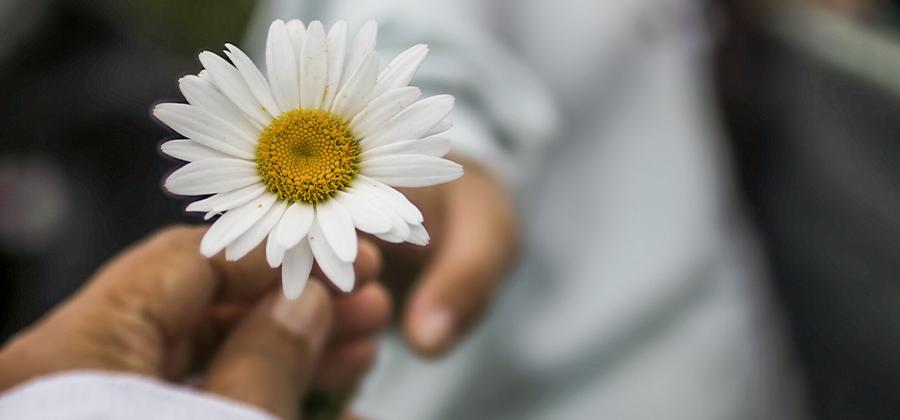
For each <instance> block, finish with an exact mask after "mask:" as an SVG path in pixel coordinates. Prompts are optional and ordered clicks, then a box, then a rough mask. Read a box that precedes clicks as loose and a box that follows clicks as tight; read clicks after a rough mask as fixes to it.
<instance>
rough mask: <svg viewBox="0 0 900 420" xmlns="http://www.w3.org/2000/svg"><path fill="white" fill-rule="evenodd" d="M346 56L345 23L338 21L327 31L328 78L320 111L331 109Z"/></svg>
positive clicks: (339, 83)
mask: <svg viewBox="0 0 900 420" xmlns="http://www.w3.org/2000/svg"><path fill="white" fill-rule="evenodd" d="M346 56H347V22H346V21H343V20H341V21H338V22H337V23H335V24H334V26H332V27H331V30H330V31H328V78H327V81H326V83H325V97H324V98H323V100H322V105H321V107H322V109H329V108H331V104H332V103H334V97H335V96H337V92H338V88H339V87H340V85H341V74H342V73H343V71H344V59H345V58H346Z"/></svg>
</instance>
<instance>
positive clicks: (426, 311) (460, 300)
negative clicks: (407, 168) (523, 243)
mask: <svg viewBox="0 0 900 420" xmlns="http://www.w3.org/2000/svg"><path fill="white" fill-rule="evenodd" d="M454 160H457V161H460V162H461V163H463V166H464V167H465V168H466V173H465V175H463V176H462V178H460V179H458V180H456V181H454V182H451V183H449V184H444V185H440V186H436V187H430V188H422V189H410V190H402V191H403V193H404V194H406V196H407V197H408V198H409V199H410V200H411V201H412V202H413V203H415V204H416V206H418V207H419V209H420V210H421V211H422V213H423V214H424V215H425V226H426V228H427V229H428V232H429V233H430V234H431V238H432V240H431V243H430V244H429V245H428V246H426V247H418V246H414V245H408V244H402V245H397V244H389V243H386V242H382V243H381V245H382V249H383V251H384V255H385V274H384V276H383V278H384V280H385V282H387V284H388V286H389V287H390V288H391V289H393V291H394V293H395V294H396V295H398V296H400V297H401V298H403V299H404V300H406V304H405V310H404V313H403V319H402V322H403V327H404V330H405V333H406V337H407V339H408V341H409V342H410V344H411V345H412V347H413V349H415V350H416V351H418V352H419V353H421V354H423V355H426V356H436V355H439V354H441V353H443V352H445V351H447V350H448V349H449V348H451V347H452V346H453V344H455V343H456V342H457V340H458V339H459V338H460V337H462V336H463V335H464V334H465V333H466V332H467V331H468V330H469V329H470V328H471V327H472V326H473V325H474V324H475V323H476V321H477V320H478V319H479V317H480V316H481V314H482V313H483V312H484V310H485V309H486V308H487V307H488V306H489V304H490V302H491V300H492V298H493V295H494V291H495V290H496V289H497V287H498V286H499V285H500V283H501V282H502V280H503V278H504V274H505V273H506V271H507V269H508V268H509V266H510V265H511V263H512V261H513V260H514V257H515V256H516V254H517V252H518V247H519V230H518V229H519V227H518V217H517V213H516V210H515V206H514V204H513V200H512V198H511V196H510V194H509V192H508V191H507V190H506V188H505V187H504V186H503V185H502V184H501V183H500V182H499V181H498V180H497V179H495V178H494V177H493V176H492V175H491V174H490V173H489V172H488V171H487V170H486V169H484V168H482V167H481V166H479V165H478V164H476V163H473V162H470V161H464V160H463V161H461V160H460V159H454Z"/></svg>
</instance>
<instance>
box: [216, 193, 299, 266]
mask: <svg viewBox="0 0 900 420" xmlns="http://www.w3.org/2000/svg"><path fill="white" fill-rule="evenodd" d="M285 209H287V204H286V203H285V202H284V201H280V200H279V201H276V202H275V204H274V205H272V208H271V209H269V211H268V213H266V215H265V216H263V217H262V219H259V221H258V222H256V224H254V225H253V226H252V227H251V228H250V229H249V230H247V231H246V232H244V234H243V235H241V236H238V238H237V239H235V240H234V241H232V242H231V243H230V244H228V246H227V247H225V260H226V261H237V260H239V259H241V258H243V257H244V256H245V255H247V254H248V253H250V251H253V249H254V248H256V246H257V245H259V244H260V243H261V242H262V241H263V239H265V238H266V235H268V234H269V232H270V231H272V227H274V226H275V225H276V224H277V223H278V221H279V220H281V215H282V214H284V210H285Z"/></svg>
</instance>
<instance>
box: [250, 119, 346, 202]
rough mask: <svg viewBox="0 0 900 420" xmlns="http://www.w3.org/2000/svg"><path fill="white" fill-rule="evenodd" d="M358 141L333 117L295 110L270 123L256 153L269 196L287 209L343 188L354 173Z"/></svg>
mask: <svg viewBox="0 0 900 420" xmlns="http://www.w3.org/2000/svg"><path fill="white" fill-rule="evenodd" d="M359 161H360V148H359V141H357V140H356V138H355V137H354V136H353V133H351V132H350V128H349V127H348V126H347V124H346V123H345V122H343V121H342V120H341V119H340V118H338V117H337V116H336V115H334V114H332V113H330V112H327V111H323V110H319V109H295V110H292V111H288V112H285V113H283V114H281V115H279V116H278V117H277V118H275V119H274V120H272V122H271V123H270V124H269V126H268V127H266V129H265V130H263V133H262V135H261V136H260V138H259V145H258V146H257V148H256V167H257V171H258V172H259V176H260V177H261V178H262V180H263V183H264V184H265V185H266V187H267V188H268V190H269V191H271V192H272V193H274V194H276V195H278V197H279V198H281V199H282V200H286V201H288V202H291V203H295V202H303V203H307V204H315V203H319V202H322V201H325V200H327V199H329V198H331V197H333V196H334V195H335V194H336V193H337V192H338V191H341V190H344V189H346V188H348V187H349V186H350V184H351V182H352V181H353V178H354V177H355V176H356V174H358V173H359Z"/></svg>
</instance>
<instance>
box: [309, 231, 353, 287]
mask: <svg viewBox="0 0 900 420" xmlns="http://www.w3.org/2000/svg"><path fill="white" fill-rule="evenodd" d="M308 237H309V247H310V249H312V253H313V255H314V256H315V257H316V262H317V263H319V268H321V269H322V272H323V273H325V275H326V276H328V279H329V280H331V282H332V283H334V285H335V286H337V287H338V289H341V290H342V291H344V292H349V291H351V290H353V283H355V282H356V273H354V271H353V263H349V262H346V261H342V260H341V259H340V258H338V256H337V255H336V254H335V253H334V250H333V249H332V248H331V245H330V244H329V243H328V241H326V240H325V238H324V237H323V236H322V229H321V228H320V227H319V224H318V223H314V224H313V225H312V228H311V230H310V232H309V235H308Z"/></svg>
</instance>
